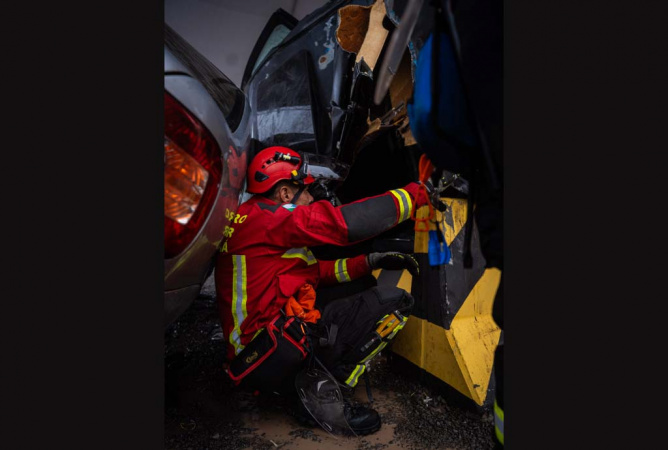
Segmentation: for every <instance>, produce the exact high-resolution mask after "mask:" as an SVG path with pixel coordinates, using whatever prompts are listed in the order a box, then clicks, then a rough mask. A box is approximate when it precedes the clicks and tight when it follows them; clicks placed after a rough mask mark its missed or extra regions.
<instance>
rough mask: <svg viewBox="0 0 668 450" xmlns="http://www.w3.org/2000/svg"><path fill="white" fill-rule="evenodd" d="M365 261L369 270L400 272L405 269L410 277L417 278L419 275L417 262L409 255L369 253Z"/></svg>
mask: <svg viewBox="0 0 668 450" xmlns="http://www.w3.org/2000/svg"><path fill="white" fill-rule="evenodd" d="M366 261H367V262H368V263H369V267H371V270H375V269H388V270H401V269H406V270H408V271H409V272H410V274H411V275H413V276H417V275H419V274H420V265H419V264H418V262H417V260H416V259H415V258H413V256H411V255H407V254H405V253H396V252H389V253H369V254H368V255H367V256H366Z"/></svg>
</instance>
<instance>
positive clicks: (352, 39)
mask: <svg viewBox="0 0 668 450" xmlns="http://www.w3.org/2000/svg"><path fill="white" fill-rule="evenodd" d="M370 13H371V7H370V6H359V5H349V6H344V7H343V8H341V9H339V27H338V28H337V29H336V40H337V41H338V43H339V45H340V46H341V48H342V49H343V50H345V51H347V52H350V53H357V52H359V50H360V48H361V47H362V43H363V42H364V37H365V36H366V32H367V30H368V29H369V16H370Z"/></svg>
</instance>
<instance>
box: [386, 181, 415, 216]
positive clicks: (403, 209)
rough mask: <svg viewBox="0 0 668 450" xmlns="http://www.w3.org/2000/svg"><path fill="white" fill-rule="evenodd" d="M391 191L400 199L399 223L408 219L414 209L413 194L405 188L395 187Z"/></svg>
mask: <svg viewBox="0 0 668 450" xmlns="http://www.w3.org/2000/svg"><path fill="white" fill-rule="evenodd" d="M390 192H391V193H392V195H394V196H395V197H396V198H397V200H398V201H399V223H400V222H403V221H404V220H408V219H409V218H410V217H411V211H412V210H413V202H412V201H411V196H410V195H409V194H408V192H406V191H405V190H404V189H393V190H391V191H390Z"/></svg>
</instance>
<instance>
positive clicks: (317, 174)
mask: <svg viewBox="0 0 668 450" xmlns="http://www.w3.org/2000/svg"><path fill="white" fill-rule="evenodd" d="M301 156H302V165H301V167H300V169H299V174H300V177H301V179H302V180H303V182H304V184H306V185H308V190H309V192H310V193H311V195H312V196H313V198H314V200H316V201H317V200H325V199H326V200H331V199H332V198H333V196H334V191H335V190H336V189H337V188H338V187H339V185H341V183H343V182H344V181H345V179H346V177H347V176H348V172H349V171H350V166H349V165H348V164H345V163H342V162H339V161H337V160H336V159H334V158H331V157H329V156H323V155H315V154H313V153H302V154H301Z"/></svg>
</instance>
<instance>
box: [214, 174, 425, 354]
mask: <svg viewBox="0 0 668 450" xmlns="http://www.w3.org/2000/svg"><path fill="white" fill-rule="evenodd" d="M417 188H418V184H417V183H410V184H409V185H407V186H406V187H404V188H402V189H395V190H392V191H389V192H386V193H385V194H382V195H378V196H375V197H369V198H366V199H362V200H359V201H357V202H353V203H350V204H347V205H343V206H338V207H335V206H332V205H331V204H330V203H329V202H327V201H318V202H314V203H312V204H310V205H308V206H295V205H292V204H283V205H279V204H275V203H274V202H273V201H271V200H269V199H267V198H265V197H262V196H260V195H255V196H253V197H252V198H251V199H250V200H248V201H247V202H245V203H243V204H242V205H241V206H239V210H238V211H237V214H236V215H235V218H234V219H233V221H232V223H231V227H230V228H229V229H227V230H226V236H227V237H228V240H227V242H226V243H225V244H223V247H222V249H221V252H220V253H219V255H218V260H217V263H216V272H215V280H216V290H217V296H218V306H219V310H220V316H221V321H222V324H223V331H224V333H225V336H226V338H227V341H228V344H229V345H228V357H229V360H231V359H232V358H233V357H234V355H236V354H238V353H239V352H240V351H241V350H242V349H243V348H244V346H245V345H248V343H249V342H250V341H251V340H252V339H253V337H254V336H255V334H256V333H257V332H259V331H260V330H261V329H262V328H264V327H265V326H266V324H267V323H268V322H269V321H270V320H271V319H272V318H274V317H275V316H276V315H277V314H278V313H279V310H280V309H281V308H282V307H283V306H284V305H285V302H286V301H287V299H288V298H289V297H290V296H292V295H294V294H295V293H296V292H297V290H298V289H299V288H300V287H301V286H302V285H304V283H309V284H311V285H312V286H313V287H314V288H315V287H317V286H318V285H319V284H320V283H322V284H323V285H327V284H333V283H337V282H346V281H351V280H353V279H355V278H359V277H360V276H363V275H366V274H368V273H370V268H369V266H368V264H367V262H366V256H365V255H360V256H356V257H354V258H345V259H339V260H336V261H318V260H316V258H315V257H314V256H313V254H312V253H311V251H310V250H308V247H309V246H314V245H322V244H334V245H349V244H353V243H355V242H359V241H361V240H365V239H368V238H371V237H373V236H375V235H377V234H379V233H382V232H383V231H385V230H388V229H389V228H392V227H393V226H395V225H397V224H398V223H400V222H403V221H404V220H407V219H409V218H410V216H411V212H412V210H413V208H414V207H415V198H416V195H417Z"/></svg>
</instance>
